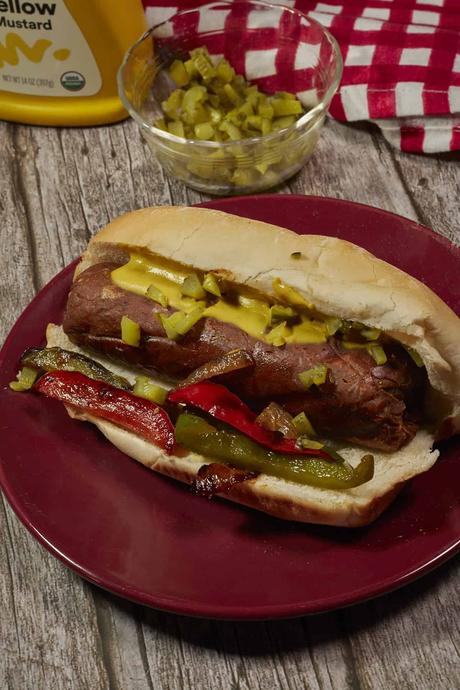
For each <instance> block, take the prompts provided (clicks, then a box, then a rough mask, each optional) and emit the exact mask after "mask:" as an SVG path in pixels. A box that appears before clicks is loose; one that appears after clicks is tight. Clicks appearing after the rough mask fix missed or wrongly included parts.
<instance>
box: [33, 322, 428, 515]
mask: <svg viewBox="0 0 460 690" xmlns="http://www.w3.org/2000/svg"><path fill="white" fill-rule="evenodd" d="M46 336H47V345H48V347H55V346H58V347H63V348H65V349H67V350H74V351H76V352H82V351H83V350H81V348H78V347H77V346H76V345H74V344H73V343H71V342H70V340H69V339H68V338H67V336H66V335H65V333H64V332H63V330H62V328H61V327H60V326H55V325H54V324H49V326H48V328H47V332H46ZM91 356H92V357H93V359H96V360H97V361H98V362H101V363H102V364H104V365H105V366H109V367H110V368H111V369H112V370H113V371H115V373H117V374H120V375H121V376H125V377H126V378H128V379H129V380H130V381H133V380H134V376H133V371H132V370H131V369H128V368H124V367H122V366H120V365H114V364H113V362H110V361H109V360H107V359H106V358H104V357H102V356H99V355H98V356H97V357H94V355H93V354H91ZM67 411H68V412H69V414H70V416H71V417H73V418H76V419H80V420H85V421H89V422H92V423H93V424H95V425H96V426H97V427H98V429H99V430H100V431H101V432H102V433H103V434H104V436H105V437H106V438H107V439H108V440H109V441H110V442H111V443H113V445H114V446H116V447H117V448H118V449H119V450H121V451H122V452H123V453H125V454H126V455H128V456H129V457H131V458H133V459H134V460H137V461H138V462H140V463H142V464H143V465H145V466H146V467H148V468H150V469H152V470H155V471H156V472H160V473H161V474H164V475H167V476H168V477H172V478H173V479H178V480H179V481H181V482H185V483H187V484H190V483H191V482H192V481H193V480H194V479H195V477H196V474H197V472H198V470H199V468H200V467H201V466H202V465H204V464H206V463H209V462H212V459H210V458H205V457H203V456H201V455H198V454H197V453H188V454H187V455H185V456H176V455H166V454H165V453H163V452H162V451H161V449H160V448H158V447H157V446H155V445H153V444H152V443H149V442H148V441H145V440H144V439H142V438H140V437H139V436H136V435H135V434H133V433H131V432H129V431H126V430H125V429H122V428H120V427H118V426H116V425H115V424H112V423H111V422H107V421H105V420H102V419H98V418H96V417H93V416H92V415H90V414H86V413H77V412H75V411H74V410H72V409H71V408H67ZM432 445H433V436H432V435H431V434H429V433H428V432H426V431H424V430H420V431H419V432H418V433H417V435H416V436H415V438H414V439H412V441H411V442H410V443H408V444H407V445H406V446H405V447H404V448H403V449H401V450H399V451H398V452H397V453H382V452H373V453H372V454H373V455H374V461H375V473H374V477H373V478H372V479H371V481H369V482H367V483H366V484H362V485H361V486H357V487H355V488H354V489H347V490H345V491H333V490H330V489H319V488H316V487H313V486H307V485H301V484H297V483H296V482H290V481H286V480H284V479H278V478H276V477H270V476H268V475H265V474H261V475H259V476H258V477H257V479H255V480H250V481H247V482H243V483H242V484H239V485H236V486H234V487H233V488H232V489H231V491H230V492H229V493H228V494H225V497H226V498H228V499H230V500H232V501H236V502H237V503H242V504H243V505H246V506H249V507H251V508H256V509H257V510H261V511H263V512H265V513H269V514H270V515H274V516H276V517H279V518H283V519H286V520H296V521H297V522H310V523H317V524H322V525H335V526H337V527H361V526H363V525H367V524H369V523H370V522H372V521H373V520H375V519H376V518H377V517H378V516H379V515H380V514H381V513H382V512H383V511H384V510H385V508H386V507H387V506H388V505H389V504H390V503H391V501H392V500H393V499H394V497H395V496H396V495H397V493H398V492H399V490H400V489H401V488H402V487H403V485H404V484H405V482H406V481H407V480H408V479H411V477H414V476H415V475H417V474H420V473H421V472H425V471H426V470H428V469H430V467H431V466H432V465H434V463H435V462H436V460H437V458H438V456H439V452H438V451H437V450H431V448H432ZM340 452H341V454H342V455H343V456H344V457H345V459H346V460H348V461H349V462H350V463H351V464H352V465H356V464H357V463H358V462H359V460H360V458H361V457H362V455H363V451H362V450H359V449H357V448H351V447H350V448H345V449H344V450H341V451H340Z"/></svg>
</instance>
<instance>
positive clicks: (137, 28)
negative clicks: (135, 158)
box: [0, 0, 147, 126]
mask: <svg viewBox="0 0 460 690" xmlns="http://www.w3.org/2000/svg"><path fill="white" fill-rule="evenodd" d="M146 28H147V27H146V23H145V15H144V11H143V7H142V3H141V0H0V119H5V120H12V121H14V122H23V123H27V124H37V125H66V126H84V125H97V124H104V123H109V122H116V121H118V120H122V119H123V118H124V117H126V115H127V113H126V111H125V110H124V108H123V106H122V104H121V101H120V100H119V98H118V92H117V84H116V74H117V70H118V67H119V65H120V63H121V61H122V59H123V55H124V53H125V51H126V50H127V49H128V48H129V46H130V45H132V44H133V43H134V42H135V41H136V40H137V39H138V38H139V37H140V36H141V35H142V34H143V33H144V31H145V30H146Z"/></svg>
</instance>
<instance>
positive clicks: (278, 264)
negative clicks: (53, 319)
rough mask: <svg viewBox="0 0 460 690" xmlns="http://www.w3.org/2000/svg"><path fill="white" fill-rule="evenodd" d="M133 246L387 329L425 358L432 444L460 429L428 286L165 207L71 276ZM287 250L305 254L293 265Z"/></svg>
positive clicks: (446, 327)
mask: <svg viewBox="0 0 460 690" xmlns="http://www.w3.org/2000/svg"><path fill="white" fill-rule="evenodd" d="M130 248H136V249H137V250H139V249H140V250H142V251H146V252H150V253H152V254H155V255H159V256H162V257H165V258H170V259H174V261H177V262H179V263H183V264H185V265H189V266H194V267H195V268H197V269H201V270H203V271H210V270H216V269H219V268H220V269H225V270H226V271H229V272H230V273H231V274H233V278H234V280H235V282H237V283H241V284H246V285H249V286H251V287H253V288H255V289H257V290H260V291H261V292H264V293H267V294H269V295H270V294H271V293H272V281H273V279H274V278H281V279H282V280H284V281H286V282H287V283H288V284H289V285H291V286H293V287H295V288H296V289H297V290H299V291H300V292H301V293H302V294H303V295H304V296H305V297H306V298H307V300H308V301H310V302H312V303H313V304H315V306H316V308H317V309H318V310H319V311H321V312H322V313H324V314H326V315H330V316H337V317H340V318H343V319H347V320H351V321H360V322H363V323H365V324H366V325H368V326H371V327H375V328H379V329H381V330H382V331H385V333H387V334H388V335H390V336H392V337H393V338H395V339H396V340H398V341H400V342H401V343H402V344H403V345H406V346H409V347H411V348H413V349H415V350H416V351H417V352H418V354H419V355H420V356H421V357H422V359H423V362H424V364H425V366H426V369H427V373H428V378H429V381H430V384H431V388H430V390H429V394H428V396H427V401H426V402H427V412H428V414H429V415H430V417H431V418H432V419H433V421H434V422H435V424H436V437H437V438H444V437H447V436H450V435H453V434H454V433H457V432H458V431H460V347H459V343H460V319H459V318H458V317H457V316H456V314H455V313H454V312H453V311H452V310H451V309H450V308H449V307H448V306H447V305H446V304H445V303H444V302H443V301H442V300H441V299H440V298H439V297H438V296H437V295H435V294H434V292H432V291H431V290H430V289H429V288H428V287H427V286H426V285H424V284H422V283H421V282H419V281H418V280H416V279H415V278H413V277H411V276H409V275H408V274H407V273H404V272H403V271H401V270H399V269H397V268H395V267H394V266H391V265H390V264H388V263H386V262H384V261H381V260H380V259H377V258H376V257H375V256H373V255H372V254H370V253H369V252H367V251H366V250H364V249H362V248H361V247H358V246H356V245H354V244H351V243H350V242H346V241H344V240H340V239H337V238H331V237H324V236H320V235H297V234H296V233H295V232H292V231H290V230H286V229H285V228H280V227H277V226H275V225H270V224H268V223H263V222H260V221H255V220H250V219H246V218H241V217H239V216H234V215H230V214H228V213H224V212H222V211H214V210H209V209H203V208H190V207H177V206H175V207H168V206H165V207H158V208H146V209H142V210H139V211H134V212H131V213H127V214H125V215H123V216H120V217H119V218H117V219H116V220H114V221H112V222H111V223H109V224H108V225H107V226H106V227H105V228H103V229H102V230H101V231H100V232H99V233H98V234H97V235H96V236H95V237H94V238H93V239H92V240H91V241H90V243H89V246H88V249H87V251H86V252H85V254H84V255H83V257H82V261H81V263H80V264H79V266H78V267H77V271H76V275H78V273H80V272H81V271H82V270H84V269H85V268H87V267H89V266H90V265H92V264H94V263H98V262H100V261H105V260H114V259H115V260H123V259H124V258H127V255H128V252H129V250H130ZM243 252H244V260H242V258H243ZM293 252H301V257H300V258H299V259H296V260H294V259H292V257H291V254H292V253H293Z"/></svg>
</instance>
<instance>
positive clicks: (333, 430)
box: [63, 264, 426, 451]
mask: <svg viewBox="0 0 460 690" xmlns="http://www.w3.org/2000/svg"><path fill="white" fill-rule="evenodd" d="M114 268H116V265H113V264H96V265H93V266H91V267H90V268H89V269H87V270H86V271H84V272H83V273H81V274H80V275H79V276H78V278H77V279H76V281H75V282H74V284H73V286H72V289H71V292H70V295H69V299H68V303H67V308H66V312H65V317H64V323H63V327H64V331H65V332H66V333H67V335H68V336H69V337H70V339H71V340H72V341H73V342H75V343H76V344H78V345H82V346H85V347H89V348H92V349H94V350H96V351H99V352H103V353H105V354H108V355H110V356H112V357H115V358H121V359H123V360H125V361H127V362H131V363H134V364H137V365H140V366H142V367H144V368H145V369H146V370H147V371H150V372H152V373H157V372H159V373H162V374H163V375H164V374H166V375H167V376H172V377H179V378H181V377H182V378H183V377H185V376H186V375H187V374H189V373H190V372H191V371H193V370H194V369H195V368H196V367H198V366H201V365H202V364H205V363H206V362H209V361H210V360H211V359H213V358H215V357H217V356H220V355H222V354H223V353H225V352H228V351H229V350H233V349H236V348H239V349H244V350H246V351H248V352H249V353H250V354H251V355H252V357H253V360H254V363H255V364H254V367H253V368H252V369H249V370H245V371H244V373H243V374H242V375H239V373H238V372H236V373H235V374H233V375H227V377H226V380H225V383H226V384H227V385H228V386H229V387H230V388H233V389H234V390H235V391H236V392H237V393H238V394H239V395H241V396H242V397H244V398H246V399H248V400H251V401H252V402H253V404H255V406H257V407H263V405H264V404H266V402H267V401H271V400H274V401H277V402H280V403H281V404H282V405H283V406H284V407H285V408H286V409H287V410H288V411H289V412H291V413H293V414H297V413H298V412H300V411H305V412H306V414H307V415H308V417H309V418H310V420H311V422H312V424H313V426H314V427H315V428H316V429H317V431H318V432H319V433H323V434H325V435H328V436H331V437H333V438H334V437H335V438H339V439H344V440H347V441H351V442H353V443H358V444H361V445H364V446H367V447H370V448H376V449H382V450H389V451H393V450H397V449H398V448H400V447H401V446H402V445H404V444H405V443H406V442H407V441H409V440H410V439H411V438H412V437H413V436H414V435H415V432H416V430H417V422H418V421H419V419H420V415H421V411H420V409H419V401H420V400H421V399H422V397H423V396H422V390H423V387H424V385H425V383H426V380H425V374H424V372H423V371H422V370H420V369H418V368H417V367H416V366H415V364H414V363H413V361H412V359H411V358H410V356H409V355H408V354H407V353H406V351H405V350H404V349H403V348H402V347H401V346H400V345H398V344H396V343H389V344H386V345H385V351H386V353H387V358H388V362H387V363H386V364H385V365H383V366H376V364H375V362H374V360H373V358H372V357H371V356H370V355H369V354H368V353H367V351H366V350H361V349H360V350H346V349H344V348H343V347H342V346H341V345H340V341H339V340H337V339H335V338H329V340H328V342H326V343H320V344H311V345H294V344H288V345H286V346H284V347H281V348H280V347H275V346H271V345H268V344H267V343H264V342H262V341H260V340H257V339H255V338H253V337H251V336H250V335H248V334H247V333H245V332H244V331H242V330H240V329H239V328H237V327H236V326H234V325H232V324H227V323H222V322H220V321H217V320H215V319H212V318H203V319H201V320H200V321H199V322H198V323H197V324H196V325H195V326H194V327H193V328H192V329H191V330H190V331H189V332H188V333H187V334H186V335H185V336H184V337H183V338H181V339H180V340H179V341H173V340H169V339H168V338H167V337H166V336H165V333H164V330H163V327H162V325H161V322H160V321H159V319H157V318H155V317H154V312H162V313H168V309H166V308H164V307H161V306H160V305H159V304H157V303H155V302H153V301H152V300H150V299H148V298H146V297H142V296H139V295H136V294H135V293H131V292H127V291H125V290H122V289H121V288H119V287H117V286H116V285H114V283H113V282H112V281H111V277H110V273H111V271H112V270H113V269H114ZM124 315H128V316H129V317H130V318H132V319H133V320H134V321H136V322H137V323H138V324H139V325H140V327H141V332H142V340H141V344H140V347H138V348H134V347H130V346H129V345H126V344H125V343H123V342H122V341H121V333H120V322H121V317H122V316H124ZM320 363H321V364H325V365H326V366H327V367H328V369H329V371H330V373H331V374H332V376H331V379H332V382H331V381H330V382H328V383H326V384H325V385H323V386H319V387H316V386H313V387H312V388H311V389H309V390H307V391H306V390H305V389H304V388H303V387H302V384H301V382H300V381H299V379H298V374H299V373H300V372H302V371H305V370H307V369H309V368H311V367H313V366H315V365H317V364H320Z"/></svg>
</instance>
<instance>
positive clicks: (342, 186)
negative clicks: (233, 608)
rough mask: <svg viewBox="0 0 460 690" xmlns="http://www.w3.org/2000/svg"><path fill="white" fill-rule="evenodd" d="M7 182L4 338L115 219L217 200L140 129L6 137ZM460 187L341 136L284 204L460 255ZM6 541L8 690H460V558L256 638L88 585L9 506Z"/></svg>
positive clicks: (44, 131)
mask: <svg viewBox="0 0 460 690" xmlns="http://www.w3.org/2000/svg"><path fill="white" fill-rule="evenodd" d="M0 180H1V182H0V216H1V223H0V239H1V243H2V250H3V253H2V272H1V275H0V303H1V308H2V317H3V318H2V322H1V324H0V329H1V330H0V338H1V339H2V340H3V339H4V337H5V336H6V334H7V332H8V330H9V329H10V327H11V325H12V324H13V323H14V321H15V320H16V318H17V316H18V315H19V313H20V312H21V310H22V309H23V308H24V307H25V306H26V304H27V303H28V302H29V301H30V299H31V298H32V296H33V294H34V293H35V292H36V291H37V290H38V289H40V288H41V287H42V286H43V285H44V284H45V283H46V282H47V281H48V280H49V279H50V278H51V277H52V276H53V275H54V274H55V273H57V272H58V271H59V270H60V269H61V268H62V267H63V266H64V265H65V264H67V263H68V262H69V261H71V260H72V259H73V258H74V257H75V256H77V255H78V254H79V253H80V252H81V250H82V249H83V247H84V246H85V244H86V242H87V240H88V238H89V236H90V235H91V234H92V233H94V232H95V231H96V230H97V229H98V228H99V227H100V226H101V225H104V224H105V223H106V222H107V221H108V220H109V219H111V218H113V217H115V216H117V215H118V214H120V213H123V212H125V211H129V210H132V209H135V208H138V207H142V206H148V205H156V204H193V203H198V202H200V201H202V200H204V199H205V198H206V197H205V196H203V195H201V194H199V193H197V192H194V191H193V190H189V189H187V188H185V187H184V186H182V185H181V184H179V183H177V182H175V181H174V180H171V179H168V178H166V177H165V176H164V175H163V173H162V171H161V169H160V168H159V166H158V165H157V164H156V162H155V161H154V160H152V158H151V155H150V152H149V151H148V149H147V148H146V145H145V144H144V142H143V141H142V139H141V137H140V135H139V133H138V131H137V129H136V126H135V125H134V123H132V122H125V123H122V124H119V125H115V126H111V127H101V128H91V129H85V130H78V129H75V130H73V129H62V130H57V129H51V128H32V127H24V126H15V125H10V124H6V123H3V124H0ZM459 186H460V174H459V170H458V159H455V157H448V158H447V159H446V158H443V157H439V158H436V157H428V156H426V157H422V156H409V155H405V154H402V153H399V152H396V151H394V150H392V149H390V147H389V146H388V144H386V143H385V142H384V140H383V139H382V138H381V137H379V136H378V135H377V134H376V133H375V131H374V130H372V129H369V128H364V127H358V126H356V127H346V126H344V125H340V124H337V123H329V125H328V126H327V127H326V129H325V131H324V135H323V136H322V138H321V140H320V143H319V145H318V148H317V150H316V152H315V154H314V156H313V157H312V159H311V160H310V161H309V163H308V164H307V165H306V166H305V168H304V169H303V171H302V172H301V173H299V174H298V175H297V176H296V177H295V178H293V179H292V180H291V181H290V182H289V183H288V184H286V185H284V186H283V187H282V188H280V189H278V190H277V191H280V192H283V193H290V192H292V193H296V194H319V195H322V196H332V197H340V198H344V199H350V200H353V201H358V202H361V203H365V204H371V205H374V206H378V207H380V208H384V209H387V210H389V211H393V212H396V213H400V214H401V215H404V216H406V217H408V218H411V219H414V220H418V221H419V222H422V223H425V224H427V225H429V226H431V227H433V228H434V229H435V230H437V231H438V232H440V233H442V234H444V235H445V236H446V237H449V238H450V239H452V240H454V241H457V242H458V241H460V215H459V212H458V211H459V204H458V198H459V191H460V190H459ZM307 221H308V219H307ZM12 286H14V287H12ZM0 530H1V534H2V539H1V543H0V573H1V576H0V593H1V596H2V602H3V608H2V615H1V616H0V645H1V646H0V688H2V690H3V688H8V690H48V689H50V690H61V688H62V689H66V690H67V688H69V689H71V690H83V689H85V690H86V689H88V690H179V689H181V688H184V689H187V690H189V689H190V690H195V689H197V690H201V689H206V690H207V689H208V688H212V689H213V690H257V689H259V688H260V689H262V690H272V689H273V688H280V689H281V690H304V689H308V690H380V689H382V690H393V689H394V690H396V689H398V690H399V688H403V689H404V690H406V688H407V689H409V690H412V689H413V690H415V689H417V690H433V689H434V688H436V689H437V690H455V689H456V688H458V687H460V656H459V647H460V635H459V620H460V610H459V608H460V607H459V604H458V595H457V591H458V586H459V581H460V560H459V558H456V559H453V560H452V561H451V562H450V563H448V564H446V565H444V566H443V567H441V568H439V569H438V570H437V571H436V572H435V573H432V574H431V575H428V576H426V577H425V578H424V579H423V580H422V581H420V582H417V583H414V584H412V585H410V586H408V587H406V588H404V589H403V590H401V591H399V592H395V593H392V594H388V595H386V596H385V597H382V598H381V599H378V600H376V601H374V602H368V603H363V604H361V605H359V606H356V607H353V608H351V609H347V610H343V611H340V612H333V613H329V614H325V615H322V616H312V617H307V618H303V619H298V620H291V621H279V622H258V623H247V624H245V623H232V622H217V621H207V620H195V619H188V618H184V617H180V616H174V615H168V614H165V613H161V612H155V611H151V610H148V609H145V608H142V607H140V606H137V605H134V604H131V603H129V602H125V601H122V600H121V599H118V598H116V597H115V596H112V595H111V594H108V593H105V592H103V591H101V590H99V589H97V588H95V587H93V586H91V585H89V584H87V583H85V582H84V581H83V580H81V579H80V578H78V577H77V576H76V575H74V574H73V573H72V572H70V571H69V570H67V569H66V568H64V566H62V565H61V564H60V563H59V562H58V561H56V560H55V559H53V558H52V557H51V556H49V555H48V553H47V552H46V551H45V550H44V549H42V547H41V546H39V545H38V544H37V543H36V542H35V541H34V540H33V539H32V537H31V536H30V535H29V534H28V533H27V532H26V530H25V529H24V528H23V527H22V525H21V524H20V523H19V522H18V520H17V518H16V517H15V516H14V515H13V513H12V511H11V510H10V509H9V507H8V506H7V505H6V502H5V501H4V502H3V504H2V505H1V506H0ZM338 571H340V564H338Z"/></svg>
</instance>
